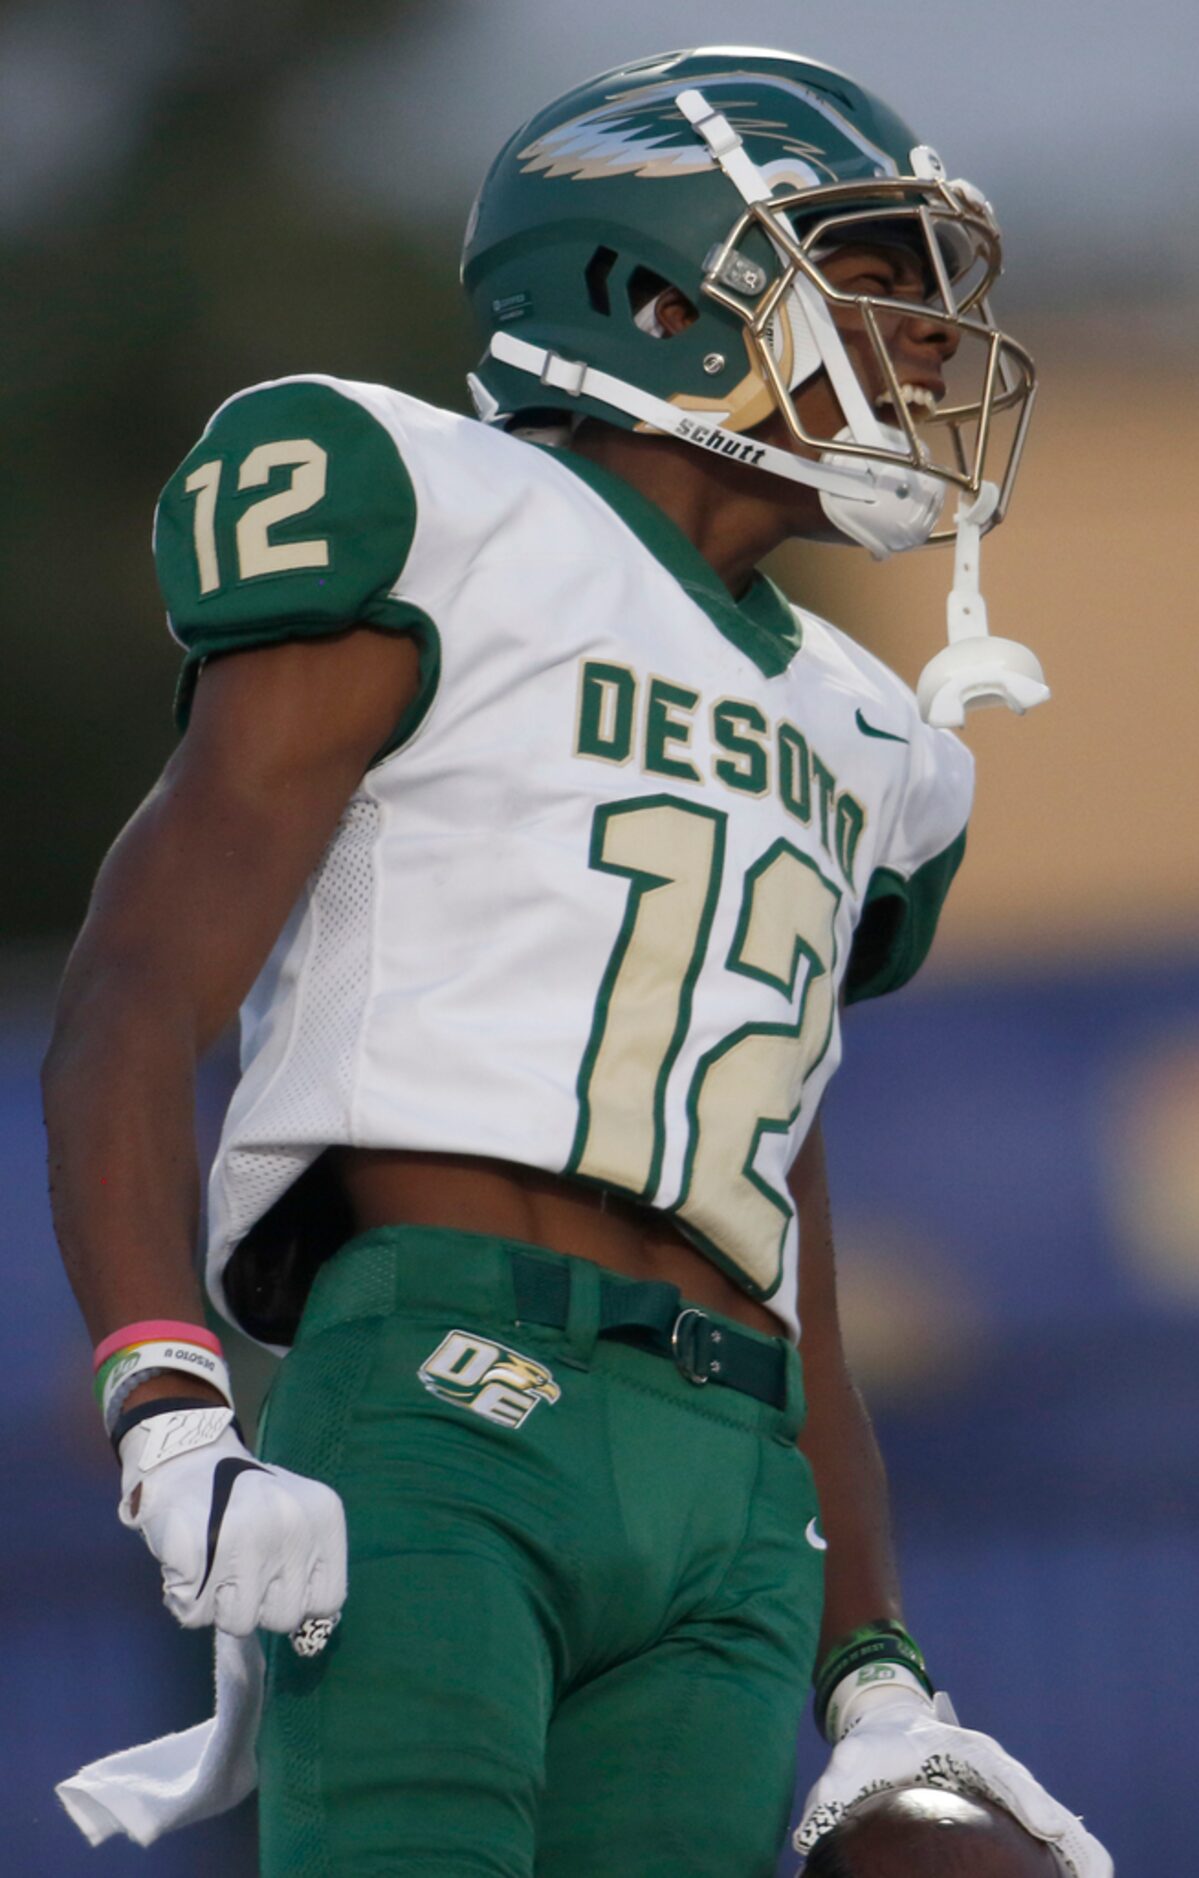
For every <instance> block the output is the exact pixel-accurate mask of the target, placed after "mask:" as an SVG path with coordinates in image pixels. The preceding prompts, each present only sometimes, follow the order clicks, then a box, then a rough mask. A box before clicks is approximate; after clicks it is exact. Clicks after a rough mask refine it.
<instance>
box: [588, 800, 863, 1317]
mask: <svg viewBox="0 0 1199 1878" xmlns="http://www.w3.org/2000/svg"><path fill="white" fill-rule="evenodd" d="M725 822H726V817H725V815H724V813H723V812H722V811H721V810H719V809H710V808H701V807H699V806H697V805H693V804H690V803H685V802H680V801H679V800H678V798H677V797H674V796H668V795H659V796H641V797H636V798H634V799H633V800H631V801H627V802H620V803H612V804H608V805H606V806H604V807H601V808H599V809H597V810H596V812H595V817H594V820H593V823H592V839H591V856H590V865H591V867H592V868H595V869H597V870H598V871H600V872H601V873H607V874H620V875H623V876H624V877H625V878H626V879H627V880H628V882H629V894H628V901H627V904H626V908H625V917H624V921H623V923H622V925H621V928H620V931H619V933H618V934H617V936H616V942H615V944H614V945H613V948H612V952H611V955H610V957H609V960H608V965H607V969H606V971H605V973H604V978H603V982H602V984H601V986H600V992H599V996H598V998H597V1000H596V1007H595V1017H594V1020H593V1023H592V1028H591V1035H590V1038H589V1039H588V1043H587V1048H586V1050H585V1051H584V1053H583V1061H582V1064H581V1065H580V1070H579V1081H578V1089H579V1117H578V1125H577V1128H576V1131H575V1139H574V1145H573V1147H572V1150H571V1156H570V1160H569V1161H568V1163H567V1169H566V1171H567V1172H569V1173H573V1174H577V1175H579V1176H580V1177H581V1178H583V1179H587V1180H594V1181H599V1182H602V1183H603V1184H605V1185H611V1186H616V1187H620V1188H623V1189H624V1190H625V1191H626V1192H629V1193H633V1194H636V1195H637V1196H638V1197H639V1198H641V1199H644V1200H646V1201H652V1199H653V1196H654V1194H655V1192H656V1190H657V1187H658V1182H659V1180H660V1178H661V1172H662V1161H663V1156H664V1154H665V1150H666V1088H667V1083H668V1081H669V1078H670V1073H671V1070H672V1069H673V1067H674V1064H675V1061H676V1059H677V1057H678V1054H679V1051H680V1050H681V1048H682V1045H683V1041H684V1039H685V1037H686V1035H687V1028H688V1025H689V1022H690V1018H691V1004H692V996H693V992H694V987H695V982H696V979H697V978H698V976H699V973H700V970H701V968H702V966H703V964H704V959H705V955H706V952H707V947H708V939H709V935H710V933H711V928H712V921H713V917H714V915H715V912H716V906H717V900H718V896H719V893H720V886H721V878H722V874H723V868H724V846H725ZM840 898H841V895H840V892H839V890H838V889H837V888H836V887H835V886H833V884H832V882H831V881H829V880H827V879H826V878H825V877H824V875H823V874H822V873H821V872H820V870H819V869H818V868H817V867H816V865H815V863H814V862H813V861H812V860H811V859H810V858H809V857H808V856H807V855H805V854H801V853H800V851H799V849H798V848H796V847H793V846H792V844H791V843H790V842H789V841H787V840H784V839H780V840H778V841H775V842H773V843H772V845H771V846H770V847H769V848H768V849H767V850H766V852H765V854H763V855H762V856H761V857H760V858H759V859H758V860H757V861H755V862H754V864H753V865H752V866H751V867H750V868H749V869H748V870H747V871H746V874H745V877H744V880H743V882H742V886H741V905H740V909H739V913H738V917H737V923H736V928H735V931H734V934H733V939H732V944H731V946H730V948H729V953H728V957H727V958H726V959H725V961H724V966H725V969H726V970H728V971H730V972H736V973H740V974H742V975H744V976H745V977H748V978H756V979H758V980H760V981H761V982H762V983H763V984H766V985H769V986H771V987H772V988H773V989H774V990H775V991H777V992H778V994H779V997H780V1000H781V1001H782V1004H781V1006H780V1015H779V1020H778V1021H777V1022H772V1023H747V1024H742V1025H741V1026H740V1027H739V1028H738V1029H736V1030H734V1031H733V1032H732V1033H731V1034H730V1035H729V1036H727V1037H724V1038H722V1039H721V1041H720V1042H719V1043H718V1044H715V1045H713V1047H712V1048H711V1049H709V1050H707V1051H705V1053H704V1055H703V1056H702V1057H701V1058H700V1060H699V1062H698V1064H697V1065H696V1068H695V1071H694V1074H693V1076H692V1079H691V1086H690V1089H689V1091H688V1095H687V1104H686V1114H687V1131H688V1132H687V1147H686V1155H685V1159H684V1165H683V1179H682V1187H681V1191H680V1195H679V1198H678V1200H677V1202H676V1203H675V1205H674V1206H673V1207H672V1209H671V1210H672V1211H673V1212H675V1213H676V1214H677V1215H678V1216H679V1218H680V1219H681V1220H682V1221H684V1222H685V1224H686V1226H687V1228H688V1231H689V1233H690V1235H691V1237H692V1238H694V1239H696V1240H697V1241H698V1242H699V1243H701V1244H703V1245H704V1246H705V1247H706V1248H707V1249H708V1251H709V1252H710V1253H711V1254H712V1255H713V1256H714V1257H715V1258H716V1259H718V1260H719V1261H720V1262H721V1263H723V1264H725V1265H726V1266H727V1265H731V1266H733V1267H735V1269H736V1271H737V1273H738V1274H739V1276H740V1279H741V1282H742V1283H746V1282H748V1285H749V1287H750V1288H751V1289H752V1290H753V1291H755V1292H757V1293H758V1294H759V1295H762V1296H769V1294H770V1293H771V1292H772V1291H773V1290H774V1289H775V1287H776V1286H777V1284H778V1281H779V1276H780V1272H781V1268H782V1252H783V1240H784V1238H785V1236H786V1232H787V1228H788V1226H789V1224H790V1221H791V1216H792V1206H791V1201H790V1197H789V1195H788V1194H787V1192H786V1190H785V1188H779V1187H776V1186H774V1185H773V1184H772V1183H771V1182H769V1181H767V1180H765V1179H764V1178H763V1177H762V1175H761V1174H759V1173H758V1172H757V1170H756V1169H755V1167H754V1160H755V1156H756V1154H757V1150H758V1144H759V1142H760V1141H761V1139H762V1136H763V1135H764V1134H766V1133H771V1132H774V1133H786V1132H788V1131H789V1130H790V1128H791V1126H792V1123H793V1122H794V1120H795V1117H796V1115H797V1114H798V1112H799V1108H800V1103H801V1101H802V1096H803V1085H804V1083H805V1082H806V1080H807V1078H808V1077H809V1076H810V1075H811V1073H812V1071H813V1070H814V1069H815V1067H816V1065H817V1064H818V1063H819V1062H820V1060H821V1058H822V1057H823V1055H824V1053H825V1051H826V1050H827V1048H828V1044H829V1039H830V1037H831V1035H832V1027H833V1019H834V1016H835V1009H834V977H835V974H834V972H833V964H834V959H835V944H836V941H835V935H834V922H835V919H836V915H837V908H838V905H839V903H840ZM797 989H798V1002H797Z"/></svg>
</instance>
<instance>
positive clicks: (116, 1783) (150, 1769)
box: [54, 1630, 264, 1845]
mask: <svg viewBox="0 0 1199 1878" xmlns="http://www.w3.org/2000/svg"><path fill="white" fill-rule="evenodd" d="M214 1634H215V1638H216V1650H215V1678H216V1713H215V1714H214V1715H213V1717H212V1719H211V1720H210V1721H206V1722H200V1723H199V1724H198V1725H197V1726H196V1727H195V1728H187V1729H185V1730H184V1731H183V1733H182V1734H176V1735H163V1736H162V1737H161V1738H160V1739H159V1740H157V1741H147V1742H146V1743H145V1744H144V1745H143V1746H142V1747H140V1748H126V1749H125V1750H124V1751H123V1753H120V1754H109V1755H108V1756H107V1757H106V1758H105V1759H104V1760H102V1761H92V1762H90V1763H89V1765H88V1766H87V1767H81V1768H80V1770H79V1772H78V1773H77V1774H75V1775H74V1776H73V1778H72V1779H70V1780H63V1781H60V1782H59V1784H58V1786H57V1787H56V1788H55V1789H54V1791H55V1792H56V1793H57V1795H58V1797H59V1799H60V1800H61V1801H62V1803H63V1805H64V1806H65V1807H66V1809H67V1812H68V1813H69V1814H70V1816H71V1818H72V1819H73V1820H74V1822H75V1824H76V1825H77V1826H78V1828H79V1830H80V1832H82V1833H83V1834H84V1836H85V1837H86V1838H87V1839H89V1840H90V1842H91V1843H92V1845H99V1844H100V1843H101V1842H102V1841H103V1840H104V1839H107V1838H109V1837H110V1836H111V1834H113V1833H114V1832H123V1833H125V1834H127V1835H128V1837H129V1838H130V1839H133V1840H135V1841H136V1843H137V1844H138V1845H152V1844H153V1843H154V1841H155V1839H157V1838H159V1837H160V1836H161V1835H162V1834H163V1833H164V1832H173V1831H174V1830H175V1828H176V1827H177V1826H190V1825H193V1824H194V1823H195V1822H196V1821H197V1820H200V1819H211V1818H213V1817H214V1815H216V1814H217V1813H225V1812H227V1811H228V1810H229V1808H230V1807H231V1806H236V1805H237V1803H238V1801H239V1800H244V1799H245V1797H246V1795H247V1794H248V1793H252V1792H253V1791H254V1788H255V1787H256V1786H257V1785H258V1758H257V1754H256V1752H255V1744H256V1742H257V1739H258V1723H259V1721H260V1719H261V1716H262V1685H263V1674H264V1670H263V1658H262V1646H261V1644H260V1643H259V1641H258V1638H257V1637H256V1636H254V1635H250V1636H248V1637H231V1636H228V1635H227V1634H226V1633H225V1632H224V1631H223V1630H218V1631H216V1632H215V1633H214Z"/></svg>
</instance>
